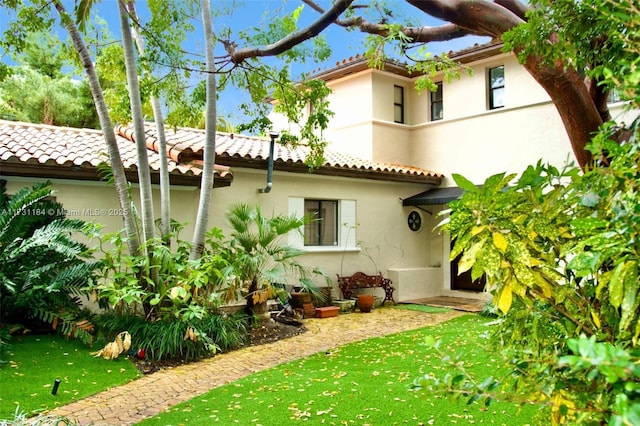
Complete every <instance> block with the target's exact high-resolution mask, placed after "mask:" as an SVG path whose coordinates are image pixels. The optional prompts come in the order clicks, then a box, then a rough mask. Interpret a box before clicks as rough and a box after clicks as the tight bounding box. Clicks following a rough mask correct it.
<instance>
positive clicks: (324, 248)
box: [301, 246, 361, 253]
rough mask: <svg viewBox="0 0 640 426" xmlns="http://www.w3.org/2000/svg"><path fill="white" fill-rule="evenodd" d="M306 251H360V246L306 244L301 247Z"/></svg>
mask: <svg viewBox="0 0 640 426" xmlns="http://www.w3.org/2000/svg"><path fill="white" fill-rule="evenodd" d="M301 248H302V250H304V252H305V253H359V252H360V251H361V250H360V247H340V246H304V247H301Z"/></svg>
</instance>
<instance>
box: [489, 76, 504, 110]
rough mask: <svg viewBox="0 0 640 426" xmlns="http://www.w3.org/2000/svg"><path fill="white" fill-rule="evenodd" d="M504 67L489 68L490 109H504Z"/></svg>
mask: <svg viewBox="0 0 640 426" xmlns="http://www.w3.org/2000/svg"><path fill="white" fill-rule="evenodd" d="M504 86H505V85H504V65H500V66H499V67H494V68H489V109H497V108H502V107H504Z"/></svg>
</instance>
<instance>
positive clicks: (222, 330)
mask: <svg viewBox="0 0 640 426" xmlns="http://www.w3.org/2000/svg"><path fill="white" fill-rule="evenodd" d="M181 229H182V227H181V226H175V227H174V235H171V236H170V237H171V238H172V239H175V240H176V247H175V248H173V249H172V248H171V247H169V246H167V245H165V244H162V242H161V241H151V242H150V244H148V245H147V247H146V248H145V249H146V250H149V251H150V252H151V256H147V255H137V256H136V255H130V254H128V252H127V247H126V244H125V241H124V240H123V238H122V234H121V233H114V234H108V235H105V236H104V237H103V238H101V239H100V245H99V249H98V250H99V252H100V253H101V254H102V256H103V262H102V264H103V268H102V269H101V271H100V276H99V278H98V279H97V280H95V282H94V283H93V284H92V285H91V288H90V290H91V291H92V293H93V294H94V295H95V297H96V299H97V300H98V301H99V303H100V304H101V306H102V307H103V308H105V309H106V312H105V313H103V314H101V315H99V316H98V317H97V318H96V319H95V320H94V322H95V323H96V325H97V326H98V333H99V336H100V338H104V340H106V341H110V340H112V339H113V338H114V337H115V336H116V335H117V334H118V333H120V332H123V331H128V332H129V333H130V334H131V338H132V345H133V347H134V348H144V349H145V353H146V356H147V357H148V358H150V359H153V360H156V361H158V360H164V359H174V358H180V359H185V360H193V359H198V358H202V357H205V356H208V355H211V354H212V353H215V352H217V351H219V350H228V349H231V348H235V347H237V346H239V345H241V344H243V343H244V342H245V340H246V337H247V333H246V325H247V323H248V320H247V317H246V316H245V315H226V314H225V313H224V312H222V310H221V309H220V305H221V304H222V301H223V300H224V298H225V297H224V296H225V294H226V293H227V291H228V286H227V285H226V281H225V279H224V277H223V272H222V269H223V268H224V267H225V266H227V261H226V260H225V258H224V256H223V255H222V254H221V253H222V252H223V251H224V249H223V244H222V239H223V237H222V233H221V231H220V230H219V229H217V228H214V229H212V230H211V231H210V232H209V233H208V234H207V240H206V245H205V249H204V251H203V254H202V256H201V257H200V258H199V259H197V260H191V259H189V252H190V244H189V243H188V242H185V241H182V240H180V239H178V238H177V234H178V233H179V232H180V230H181ZM149 259H152V261H153V266H152V268H154V269H155V273H156V275H157V280H156V281H155V284H154V283H152V282H149V285H142V284H141V282H140V277H141V276H146V277H149V276H150V275H151V274H150V273H149V272H150V270H151V268H150V267H149Z"/></svg>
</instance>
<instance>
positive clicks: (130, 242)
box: [52, 0, 140, 255]
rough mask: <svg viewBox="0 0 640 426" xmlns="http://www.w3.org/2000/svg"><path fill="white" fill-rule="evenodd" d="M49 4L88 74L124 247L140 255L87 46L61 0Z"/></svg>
mask: <svg viewBox="0 0 640 426" xmlns="http://www.w3.org/2000/svg"><path fill="white" fill-rule="evenodd" d="M52 4H53V6H54V7H55V9H56V11H57V12H58V14H59V15H60V18H61V20H62V23H63V25H64V26H65V28H66V29H67V31H68V32H69V35H70V36H71V40H72V41H73V45H74V47H75V49H76V51H77V52H78V56H79V57H80V61H81V63H82V66H83V68H84V71H85V73H86V74H87V80H88V81H89V87H90V88H91V96H93V102H94V103H95V106H96V111H97V114H98V119H99V120H100V127H102V133H103V135H104V139H105V142H106V145H107V152H108V154H109V162H110V164H111V170H112V173H113V180H114V184H115V187H116V193H117V195H118V201H119V203H120V208H121V209H122V211H123V212H124V217H123V221H124V229H125V233H126V237H127V246H128V247H129V253H130V254H131V255H138V254H139V252H140V240H139V237H138V227H137V224H136V220H135V216H134V214H133V209H132V203H131V196H130V194H129V185H128V182H127V176H126V174H125V172H124V167H123V166H122V159H121V158H120V151H119V149H118V143H117V140H116V135H115V133H114V131H113V124H112V123H111V117H110V116H109V108H108V107H107V103H106V102H105V100H104V96H103V92H102V87H100V81H99V80H98V75H97V74H96V70H95V68H94V66H93V61H92V59H91V56H90V55H89V51H88V49H87V46H86V45H85V44H84V41H83V40H82V35H81V34H80V31H78V27H76V25H75V24H74V23H73V20H72V19H71V17H69V15H68V14H67V11H66V9H65V8H64V6H63V5H62V3H61V2H60V0H52Z"/></svg>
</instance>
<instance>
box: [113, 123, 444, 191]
mask: <svg viewBox="0 0 640 426" xmlns="http://www.w3.org/2000/svg"><path fill="white" fill-rule="evenodd" d="M116 133H117V134H119V135H120V136H123V137H126V138H128V139H130V140H132V141H133V140H134V138H133V132H132V129H131V128H130V127H117V128H116ZM165 133H166V138H167V151H168V153H169V155H170V157H171V158H174V159H176V160H178V161H181V160H182V159H184V160H189V161H190V160H193V159H194V158H199V159H201V158H202V154H203V147H204V136H205V133H204V130H200V129H190V128H175V129H166V131H165ZM146 137H147V146H149V147H154V148H152V149H156V150H157V146H156V145H155V144H156V132H155V126H153V125H147V128H146ZM132 145H133V144H132ZM269 145H270V140H269V139H268V138H259V137H253V136H244V135H235V134H230V133H223V132H218V133H217V138H216V163H217V164H222V165H227V166H231V167H247V168H259V169H265V168H266V166H265V165H266V162H267V160H268V158H269ZM308 155H309V148H308V147H307V146H304V145H300V146H298V147H296V148H290V147H287V146H283V145H280V144H276V145H275V149H274V163H275V170H284V171H293V172H304V173H307V172H308V167H307V166H306V165H305V164H304V160H305V158H306V157H307V156H308ZM314 172H315V173H318V174H324V175H334V176H347V177H358V178H368V179H378V180H390V181H408V182H415V183H434V182H435V183H438V184H439V183H440V180H441V179H442V177H443V176H442V175H441V174H439V173H435V172H432V171H429V170H425V169H421V168H418V167H411V166H404V165H398V164H388V163H378V162H374V161H369V160H363V159H359V158H356V157H351V156H348V155H344V154H340V153H337V152H334V151H330V150H327V151H325V163H324V165H323V166H322V167H320V168H319V169H315V170H314Z"/></svg>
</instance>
